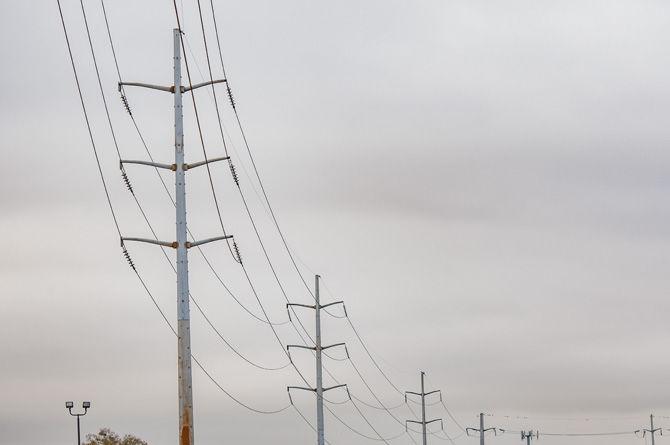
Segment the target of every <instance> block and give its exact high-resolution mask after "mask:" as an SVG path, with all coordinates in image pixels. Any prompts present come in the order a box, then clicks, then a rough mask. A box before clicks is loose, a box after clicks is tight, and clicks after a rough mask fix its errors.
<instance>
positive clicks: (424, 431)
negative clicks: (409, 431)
mask: <svg viewBox="0 0 670 445" xmlns="http://www.w3.org/2000/svg"><path fill="white" fill-rule="evenodd" d="M425 375H426V373H425V372H423V371H421V392H420V393H418V392H412V391H405V402H407V394H413V395H415V396H420V397H421V421H420V422H419V421H417V420H405V428H407V424H408V423H417V424H420V425H421V432H422V434H423V445H427V444H428V436H427V429H426V426H427V425H428V424H429V423H433V422H438V421H439V422H440V424H442V428H444V423H443V422H442V419H433V420H429V421H427V422H426V396H429V395H431V394H436V393H440V400H441V399H442V392H441V391H440V390H439V389H436V390H435V391H430V392H426V387H425V383H424V377H425Z"/></svg>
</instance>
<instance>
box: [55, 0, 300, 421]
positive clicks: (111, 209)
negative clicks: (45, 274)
mask: <svg viewBox="0 0 670 445" xmlns="http://www.w3.org/2000/svg"><path fill="white" fill-rule="evenodd" d="M56 3H57V5H58V13H59V16H60V20H61V24H62V27H63V33H64V35H65V41H66V44H67V49H68V54H69V57H70V63H71V65H72V71H73V74H74V78H75V83H76V86H77V91H78V93H79V99H80V102H81V106H82V111H83V113H84V118H85V121H86V127H87V129H88V133H89V136H90V141H91V146H92V149H93V152H94V154H95V159H96V164H97V167H98V172H99V176H100V180H101V182H102V184H103V189H104V191H105V196H106V198H107V204H108V206H109V209H110V212H111V215H112V219H113V221H114V226H115V228H116V231H117V234H118V235H119V238H121V234H122V232H121V228H120V226H119V222H118V219H117V216H116V212H115V210H114V206H113V204H112V200H111V197H110V195H109V191H108V188H107V181H106V179H105V175H104V173H103V171H102V167H101V164H100V158H99V156H98V152H97V148H96V144H95V139H94V137H93V131H92V128H91V125H90V121H89V118H88V111H87V109H86V104H85V101H84V96H83V93H82V91H81V85H80V82H79V75H78V73H77V68H76V66H75V61H74V55H73V54H72V47H71V45H70V39H69V35H68V32H67V26H66V23H65V18H64V16H63V9H62V6H61V2H60V0H56ZM82 8H83V3H82ZM82 12H83V13H84V18H85V17H86V16H85V10H83V9H82ZM87 29H88V25H87ZM89 39H90V35H89ZM121 247H122V251H123V253H124V257H126V259H127V261H128V263H129V265H130V266H131V268H132V269H133V271H134V273H135V275H136V276H137V278H138V280H139V281H140V283H141V284H142V287H143V288H144V290H145V291H146V293H147V295H148V296H149V298H150V299H151V301H152V302H153V304H154V306H155V307H156V309H157V310H158V312H159V313H160V315H161V317H162V318H163V320H164V321H165V323H166V325H167V326H168V328H169V329H170V331H172V333H173V334H174V335H175V336H178V334H177V331H176V330H175V329H174V327H173V326H172V324H171V323H170V321H169V320H168V318H167V316H166V315H165V312H164V311H163V310H162V308H161V307H160V305H159V304H158V302H157V300H156V298H155V297H154V295H153V293H152V292H151V290H150V289H149V287H148V286H147V284H146V282H145V281H144V279H143V278H142V276H141V275H140V273H139V271H138V270H137V268H136V267H135V264H134V263H133V261H132V259H131V258H130V254H129V253H128V250H127V249H126V248H125V246H123V245H122V246H121ZM192 357H193V356H192ZM193 360H194V361H195V362H196V363H197V364H198V366H199V367H200V369H201V370H203V372H205V374H206V375H207V376H208V377H209V378H210V380H212V382H214V383H215V384H216V386H217V387H218V388H219V389H220V390H221V391H222V392H224V393H225V394H226V395H227V396H228V397H229V398H230V399H231V400H233V401H235V402H236V403H238V404H239V405H241V406H243V407H245V408H247V409H249V410H251V411H254V412H257V413H261V414H274V413H278V412H281V411H283V410H285V409H288V406H286V407H284V408H282V409H280V410H272V411H263V410H258V409H255V408H253V407H251V406H249V405H247V404H245V403H243V402H242V401H241V400H239V399H237V398H236V397H234V396H233V395H232V394H231V393H230V392H229V391H227V390H226V389H225V388H223V386H221V385H220V384H219V383H218V381H217V380H216V379H215V378H214V377H213V376H212V375H211V374H210V373H209V372H208V371H207V370H206V369H205V367H204V366H203V365H202V364H201V363H200V362H199V361H198V360H197V359H196V358H195V357H193Z"/></svg>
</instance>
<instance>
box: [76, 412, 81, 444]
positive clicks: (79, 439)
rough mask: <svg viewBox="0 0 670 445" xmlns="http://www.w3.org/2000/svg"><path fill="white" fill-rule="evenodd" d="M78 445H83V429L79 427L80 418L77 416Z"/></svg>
mask: <svg viewBox="0 0 670 445" xmlns="http://www.w3.org/2000/svg"><path fill="white" fill-rule="evenodd" d="M77 445H81V429H80V427H79V416H77Z"/></svg>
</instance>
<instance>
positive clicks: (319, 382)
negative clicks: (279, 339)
mask: <svg viewBox="0 0 670 445" xmlns="http://www.w3.org/2000/svg"><path fill="white" fill-rule="evenodd" d="M319 278H321V277H320V276H319V275H316V276H315V277H314V281H315V284H314V299H315V304H314V305H307V304H298V303H288V304H286V310H287V311H288V316H289V319H290V318H291V308H292V307H293V306H299V307H306V308H309V309H314V314H315V318H316V322H315V327H316V333H315V345H314V347H310V346H302V345H286V349H287V350H288V351H290V350H291V348H301V349H311V350H313V351H314V352H315V355H316V388H305V387H302V386H288V387H287V388H286V390H287V391H288V397H289V400H291V403H293V399H292V398H291V389H302V390H304V391H313V392H314V393H315V394H316V436H317V437H316V443H317V445H324V444H325V443H326V442H325V433H324V422H323V393H324V392H326V391H330V390H331V389H335V388H342V387H344V388H347V385H346V383H344V384H341V385H334V386H330V387H327V388H324V387H323V365H322V352H323V351H324V350H325V349H329V348H333V347H335V346H344V351H345V352H346V354H347V357H349V352H348V351H347V346H346V345H345V344H344V343H335V344H332V345H329V346H322V345H321V309H325V308H327V307H329V306H333V305H336V304H341V305H342V306H343V307H344V302H343V301H334V302H332V303H328V304H321V298H320V296H319ZM345 312H346V309H345ZM289 355H290V354H289ZM348 393H349V389H348V388H347V394H348ZM349 398H350V399H351V395H349Z"/></svg>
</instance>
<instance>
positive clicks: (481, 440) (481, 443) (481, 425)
mask: <svg viewBox="0 0 670 445" xmlns="http://www.w3.org/2000/svg"><path fill="white" fill-rule="evenodd" d="M470 431H477V432H478V433H479V445H484V435H485V434H486V432H487V431H493V434H495V435H498V432H497V430H496V429H495V428H484V413H479V428H466V429H465V433H466V434H467V435H468V436H469V435H470Z"/></svg>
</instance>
